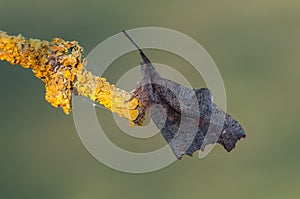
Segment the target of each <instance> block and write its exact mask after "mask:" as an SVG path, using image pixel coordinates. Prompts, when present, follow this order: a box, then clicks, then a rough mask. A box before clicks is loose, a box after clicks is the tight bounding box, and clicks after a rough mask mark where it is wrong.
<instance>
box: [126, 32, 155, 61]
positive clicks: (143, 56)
mask: <svg viewBox="0 0 300 199" xmlns="http://www.w3.org/2000/svg"><path fill="white" fill-rule="evenodd" d="M122 32H123V33H124V35H125V36H126V37H127V38H128V39H129V41H130V42H131V43H132V44H133V45H134V46H135V47H136V48H137V49H138V50H139V51H140V55H141V56H142V58H143V60H144V61H145V62H146V63H151V62H150V60H149V59H148V57H147V56H146V55H145V54H144V52H143V51H142V49H140V47H139V46H138V45H137V44H136V43H135V42H134V41H133V39H132V38H131V37H130V36H129V35H128V33H127V32H126V31H125V30H122Z"/></svg>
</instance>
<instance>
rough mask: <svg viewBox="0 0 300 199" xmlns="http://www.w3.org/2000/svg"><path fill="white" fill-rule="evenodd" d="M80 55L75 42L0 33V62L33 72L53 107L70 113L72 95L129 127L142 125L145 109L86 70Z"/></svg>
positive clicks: (101, 78) (126, 94)
mask: <svg viewBox="0 0 300 199" xmlns="http://www.w3.org/2000/svg"><path fill="white" fill-rule="evenodd" d="M82 52H83V50H82V48H81V47H80V46H79V45H78V43H77V42H76V41H64V40H62V39H60V38H54V39H53V40H52V41H50V42H49V41H41V40H38V39H25V38H24V37H22V36H21V35H18V36H10V35H7V34H6V33H5V32H0V60H6V61H7V62H9V63H10V64H13V65H17V64H18V65H21V66H22V67H23V68H28V69H32V72H33V74H34V75H35V76H36V77H37V78H39V79H41V80H42V81H43V82H44V83H45V89H46V94H45V98H46V100H47V101H48V102H49V103H50V104H51V105H53V106H54V107H62V108H63V110H64V112H65V113H66V114H69V113H70V112H71V109H72V106H71V101H72V93H73V92H74V93H75V94H77V95H81V96H85V97H89V98H90V99H91V100H93V101H95V102H98V103H100V104H103V105H104V106H105V107H106V108H108V109H110V110H111V111H112V112H116V113H118V114H119V115H120V116H122V117H126V118H127V119H128V120H129V122H130V124H132V125H134V124H137V125H141V124H142V121H143V118H144V108H143V106H142V104H141V103H140V102H139V100H138V99H137V98H132V97H131V94H130V93H128V92H126V91H124V90H121V89H118V88H115V86H114V85H112V84H110V83H109V82H108V81H107V80H106V79H105V78H103V77H99V76H96V75H93V74H92V73H91V72H89V71H87V70H86V69H85V68H84V67H85V65H86V61H85V59H84V58H83V56H82Z"/></svg>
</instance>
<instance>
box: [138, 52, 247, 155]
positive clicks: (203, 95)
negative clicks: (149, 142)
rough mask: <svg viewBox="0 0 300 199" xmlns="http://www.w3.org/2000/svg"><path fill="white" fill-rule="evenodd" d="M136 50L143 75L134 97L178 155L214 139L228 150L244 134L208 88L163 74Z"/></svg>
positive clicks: (196, 148)
mask: <svg viewBox="0 0 300 199" xmlns="http://www.w3.org/2000/svg"><path fill="white" fill-rule="evenodd" d="M139 51H140V55H141V57H142V63H141V71H142V76H143V77H142V80H141V81H140V82H139V84H138V86H137V88H136V90H135V92H134V93H133V97H136V98H138V99H139V100H140V101H141V102H142V104H143V106H144V107H145V109H147V110H148V112H149V115H150V117H151V119H152V120H153V122H154V123H155V124H156V126H157V127H158V128H159V129H160V131H161V133H162V134H163V136H164V138H165V139H166V141H167V142H168V143H169V145H170V147H171V148H172V150H173V152H174V154H175V155H176V157H177V158H178V159H181V158H182V156H183V155H185V154H186V155H190V156H192V154H193V153H194V152H195V151H196V150H204V148H205V146H206V145H208V144H215V143H219V144H221V145H223V147H224V148H225V149H226V150H227V151H228V152H229V151H231V150H232V149H233V148H234V147H235V145H236V142H237V141H238V140H240V139H241V138H244V137H245V136H246V134H245V132H244V130H243V128H242V127H241V125H240V124H239V123H238V122H237V121H236V120H235V119H234V118H233V117H231V116H230V115H228V114H226V113H225V112H224V111H222V110H221V109H220V108H219V107H218V106H217V105H215V104H214V103H213V101H212V95H211V92H210V91H209V89H207V88H201V89H190V88H187V87H184V86H182V85H180V84H178V83H176V82H173V81H171V80H168V79H165V78H162V77H161V76H160V75H159V74H158V73H157V72H156V71H155V69H154V67H153V65H152V64H151V62H150V60H149V59H148V58H147V57H146V55H145V54H144V53H143V51H142V50H140V49H139Z"/></svg>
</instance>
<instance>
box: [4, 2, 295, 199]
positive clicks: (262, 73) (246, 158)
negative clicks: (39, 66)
mask: <svg viewBox="0 0 300 199" xmlns="http://www.w3.org/2000/svg"><path fill="white" fill-rule="evenodd" d="M299 11H300V1H295V0H289V1H283V0H281V1H276V0H268V1H266V0H264V1H261V0H260V1H259V0H254V1H251V3H250V1H249V2H246V1H238V0H235V1H234V0H228V1H223V2H222V1H208V0H205V1H196V0H194V1H186V2H184V1H178V0H172V1H137V0H136V1H133V0H128V1H112V0H106V1H102V0H86V1H74V0H73V1H71V0H65V1H59V0H51V1H42V0H26V1H21V0H18V1H16V0H0V29H2V30H4V31H7V32H8V33H9V34H18V33H22V34H23V35H24V36H26V37H33V38H40V39H47V40H50V39H51V38H53V37H62V38H64V39H65V40H78V41H79V42H80V44H81V45H82V46H84V48H85V52H86V54H88V52H89V51H90V50H92V49H93V48H94V47H95V46H96V45H97V44H98V43H99V42H101V41H103V40H104V39H106V38H108V37H109V36H112V35H114V34H116V33H119V32H120V31H121V30H123V29H131V28H137V27H144V26H158V27H165V28H170V29H174V30H177V31H180V32H182V33H185V34H187V35H189V36H190V37H192V38H194V39H195V40H196V41H198V42H199V43H200V44H202V45H203V46H204V47H205V48H206V50H207V51H208V52H209V54H210V55H211V57H212V58H213V59H214V61H215V62H216V64H217V65H218V67H219V70H220V72H221V74H222V76H223V80H224V82H225V86H226V91H227V102H228V112H229V113H230V114H232V115H233V116H234V117H235V118H238V120H239V121H240V122H241V124H242V125H243V127H244V128H245V131H246V132H247V138H246V139H245V140H242V141H240V142H239V143H238V145H237V148H236V149H235V150H234V151H232V152H231V153H227V152H226V151H225V150H224V149H223V148H222V147H221V146H219V145H217V146H216V147H215V148H214V149H213V151H212V152H211V153H210V154H209V155H208V156H207V157H206V158H204V159H201V160H199V159H198V158H197V155H195V157H193V158H189V157H185V158H183V160H181V161H176V162H175V163H174V164H172V165H171V166H169V167H167V168H165V169H162V170H159V171H156V172H153V173H147V174H128V173H122V172H118V171H115V170H112V169H110V168H108V167H106V166H104V165H102V164H101V163H99V162H98V161H97V160H95V159H94V158H93V157H92V156H91V155H90V154H89V153H88V152H87V150H86V149H85V148H84V146H83V145H82V143H81V141H80V139H79V137H78V135H77V132H76V129H75V126H74V123H73V119H72V115H70V116H66V115H64V113H63V112H62V110H59V109H55V108H53V107H51V106H50V105H49V104H48V103H47V102H46V101H45V100H44V85H43V84H42V83H41V81H40V80H38V79H36V78H34V77H33V75H32V73H31V71H29V70H24V69H22V68H21V67H12V66H10V65H9V64H7V63H6V62H1V63H0V95H1V98H0V110H1V114H0V198H5V199H8V198H45V199H48V198H49V199H50V198H51V199H52V198H62V199H67V198H70V199H82V198H151V199H152V198H173V199H175V198H178V199H180V198H196V197H197V198H231V199H233V198H272V199H275V198H299V195H300V189H299V184H300V172H299V168H300V160H299V157H298V156H297V154H298V151H299V149H298V147H297V146H298V143H297V142H298V141H299V138H300V136H299V121H298V118H299V117H298V115H297V114H298V113H299V111H300V106H299V105H298V101H299V99H300V94H299V75H300V68H299V52H300V42H299V41H300V40H299V35H300V12H299ZM149 53H150V54H151V56H150V57H151V58H153V59H158V58H157V56H160V58H161V57H164V56H163V55H164V53H159V52H153V53H151V52H149ZM165 54H166V57H167V58H166V59H165V63H168V64H170V65H172V67H174V68H178V69H180V70H181V71H183V73H184V71H185V69H184V68H187V70H188V68H189V67H182V65H181V64H183V61H182V60H178V61H174V60H176V59H177V58H171V57H170V56H169V55H167V53H165ZM156 55H157V56H156ZM122 59H123V61H122V60H121V61H119V62H118V61H116V62H115V63H114V64H113V65H114V66H115V69H114V67H113V66H112V69H111V70H108V71H107V76H108V78H109V79H111V81H112V82H114V81H116V78H115V77H117V76H118V75H119V71H118V67H119V69H120V67H123V66H124V63H130V62H132V60H134V63H136V64H138V63H139V58H138V56H133V57H131V56H128V57H127V58H126V56H125V57H123V58H122ZM121 63H123V64H121ZM127 67H128V68H130V65H127ZM114 78H115V79H114ZM191 82H192V83H193V85H196V86H205V85H202V84H200V83H199V85H197V82H201V81H200V80H199V81H197V77H194V76H191ZM102 112H103V113H102ZM98 115H99V117H102V118H103V120H102V121H107V122H108V124H109V125H110V126H111V129H112V132H111V133H112V136H111V137H112V138H114V139H115V142H119V143H120V145H121V146H124V148H126V147H128V148H130V147H132V146H138V147H139V148H140V149H139V150H150V149H151V147H149V146H154V147H157V146H160V144H163V143H164V141H163V140H162V138H161V137H158V138H153V140H150V141H149V142H148V143H147V144H145V145H144V144H140V143H144V141H141V142H139V140H137V139H133V138H130V137H126V136H123V138H119V139H118V136H113V134H114V133H116V132H118V129H117V127H115V126H114V123H112V122H113V121H112V119H111V114H110V113H109V112H108V111H105V110H99V111H98ZM100 120H101V118H100ZM107 122H106V123H107ZM141 133H143V132H141ZM118 134H122V132H119V133H118ZM159 138H161V139H159ZM143 147H144V148H143ZM133 148H134V147H133Z"/></svg>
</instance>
